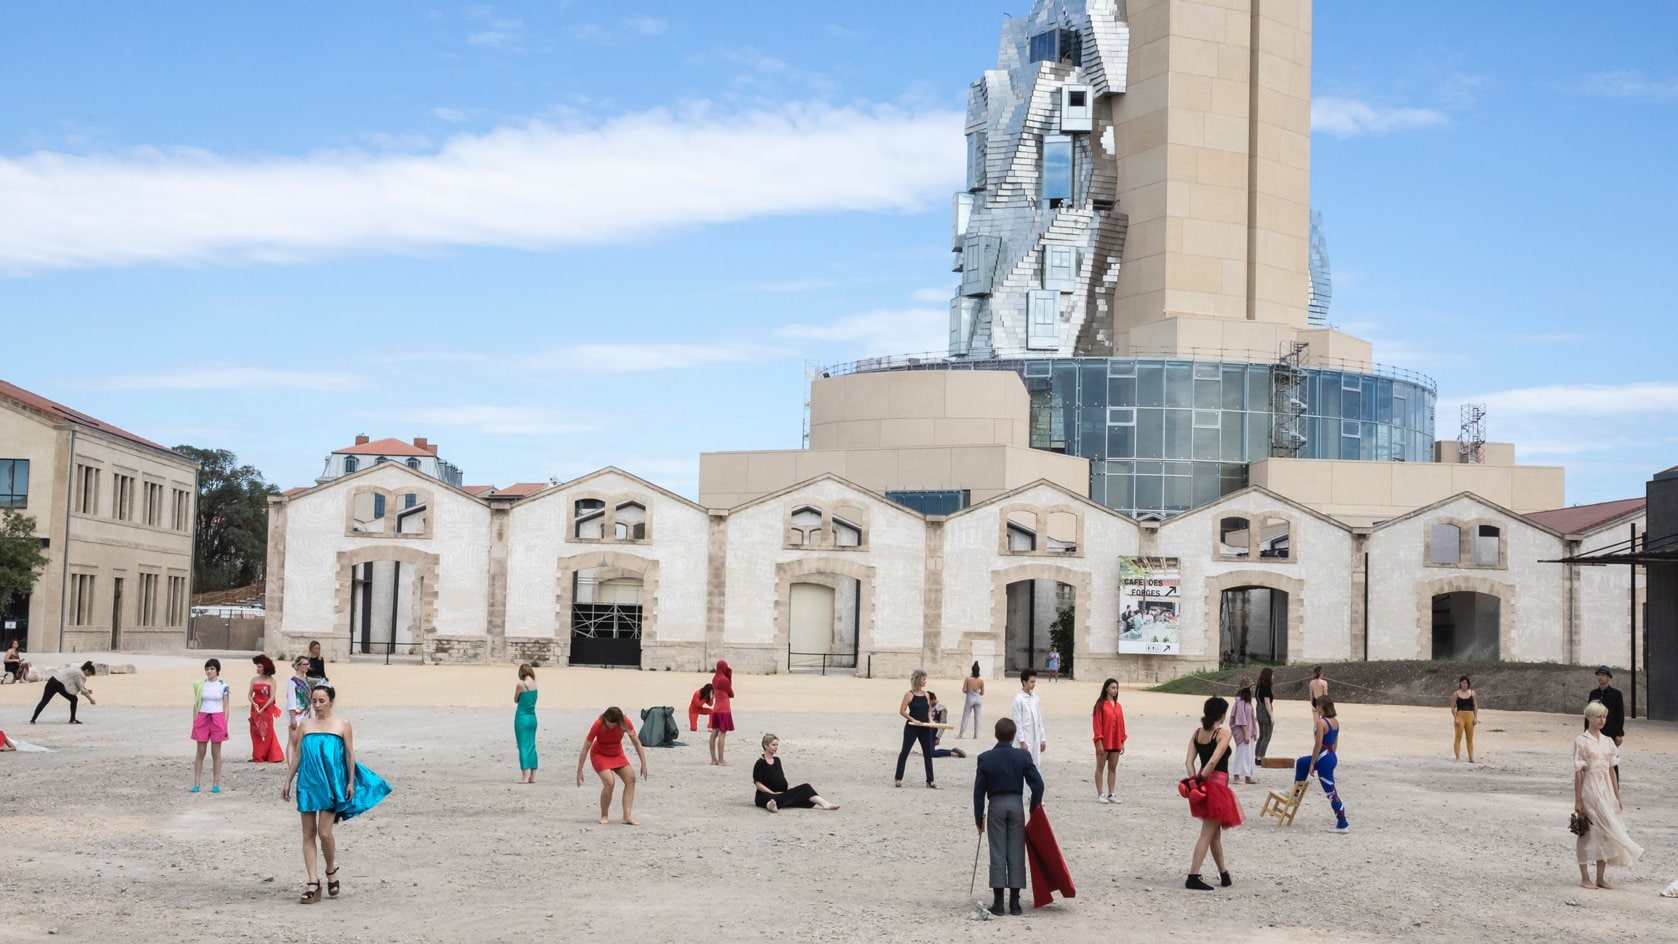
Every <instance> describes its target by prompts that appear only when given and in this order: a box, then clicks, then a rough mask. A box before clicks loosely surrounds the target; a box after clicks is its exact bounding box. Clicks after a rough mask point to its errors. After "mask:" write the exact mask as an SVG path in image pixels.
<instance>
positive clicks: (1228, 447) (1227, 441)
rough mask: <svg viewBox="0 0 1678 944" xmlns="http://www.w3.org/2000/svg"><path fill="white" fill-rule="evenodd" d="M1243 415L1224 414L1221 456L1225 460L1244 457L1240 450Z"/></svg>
mask: <svg viewBox="0 0 1678 944" xmlns="http://www.w3.org/2000/svg"><path fill="white" fill-rule="evenodd" d="M1243 419H1245V415H1244V414H1241V413H1225V414H1224V428H1223V456H1222V458H1225V459H1244V458H1246V455H1245V454H1244V453H1243V452H1242V450H1241V442H1242V440H1241V421H1242V420H1243Z"/></svg>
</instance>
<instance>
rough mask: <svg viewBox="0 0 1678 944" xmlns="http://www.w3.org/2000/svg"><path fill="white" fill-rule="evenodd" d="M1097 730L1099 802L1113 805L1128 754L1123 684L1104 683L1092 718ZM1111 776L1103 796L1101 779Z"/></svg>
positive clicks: (1097, 785)
mask: <svg viewBox="0 0 1678 944" xmlns="http://www.w3.org/2000/svg"><path fill="white" fill-rule="evenodd" d="M1090 723H1091V726H1092V727H1093V728H1094V729H1095V801H1096V802H1097V803H1112V802H1114V800H1113V789H1114V781H1116V780H1117V779H1118V776H1119V756H1120V755H1122V754H1123V753H1124V742H1125V740H1126V735H1125V730H1124V709H1123V708H1121V707H1120V706H1119V680H1118V679H1113V678H1110V679H1108V680H1107V681H1105V682H1102V683H1101V697H1100V698H1097V699H1096V700H1095V713H1094V714H1093V715H1092V716H1091V718H1090ZM1103 772H1105V773H1106V775H1107V792H1106V793H1105V794H1104V793H1102V792H1101V776H1102V774H1103Z"/></svg>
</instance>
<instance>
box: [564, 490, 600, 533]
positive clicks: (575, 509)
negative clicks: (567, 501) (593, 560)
mask: <svg viewBox="0 0 1678 944" xmlns="http://www.w3.org/2000/svg"><path fill="white" fill-rule="evenodd" d="M571 509H572V517H573V520H574V523H573V524H572V526H571V529H572V530H571V533H572V534H573V535H575V536H576V537H579V538H592V539H595V540H599V539H601V538H604V537H605V536H606V503H605V502H603V501H601V500H600V499H598V498H579V499H577V500H576V501H575V502H573V503H572V505H571Z"/></svg>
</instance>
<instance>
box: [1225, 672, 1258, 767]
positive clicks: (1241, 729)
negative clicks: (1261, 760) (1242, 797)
mask: <svg viewBox="0 0 1678 944" xmlns="http://www.w3.org/2000/svg"><path fill="white" fill-rule="evenodd" d="M1257 709H1258V706H1257V704H1255V703H1254V701H1253V680H1252V679H1250V678H1247V677H1245V676H1243V677H1242V679H1241V690H1240V691H1238V692H1236V693H1235V705H1234V707H1233V708H1232V709H1231V711H1230V715H1229V734H1230V738H1231V739H1232V740H1233V741H1234V743H1235V748H1234V751H1233V753H1232V754H1231V755H1230V762H1229V782H1230V783H1243V782H1245V783H1258V781H1257V780H1254V779H1253V774H1256V773H1258V756H1257V755H1258V710H1257Z"/></svg>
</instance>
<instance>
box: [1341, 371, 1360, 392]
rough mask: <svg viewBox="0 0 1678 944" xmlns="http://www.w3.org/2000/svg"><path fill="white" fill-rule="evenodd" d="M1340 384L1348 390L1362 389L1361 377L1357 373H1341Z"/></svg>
mask: <svg viewBox="0 0 1678 944" xmlns="http://www.w3.org/2000/svg"><path fill="white" fill-rule="evenodd" d="M1340 385H1341V386H1342V387H1343V388H1344V389H1346V390H1348V391H1350V390H1362V389H1363V378H1362V377H1359V376H1358V375H1357V374H1342V375H1340Z"/></svg>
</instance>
